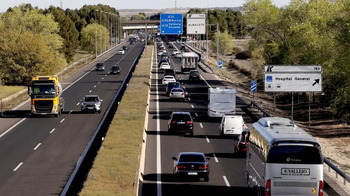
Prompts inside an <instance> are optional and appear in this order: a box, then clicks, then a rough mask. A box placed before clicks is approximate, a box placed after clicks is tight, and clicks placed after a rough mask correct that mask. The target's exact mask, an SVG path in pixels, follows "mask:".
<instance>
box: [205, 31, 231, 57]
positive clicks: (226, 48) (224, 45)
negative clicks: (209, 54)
mask: <svg viewBox="0 0 350 196" xmlns="http://www.w3.org/2000/svg"><path fill="white" fill-rule="evenodd" d="M216 35H217V33H215V36H214V39H213V40H212V41H211V42H210V48H211V49H212V50H213V51H215V52H216V51H217V41H216V40H217V38H216V37H217V36H216ZM233 47H234V43H233V37H231V35H229V34H228V32H227V31H225V32H223V33H221V32H219V53H220V54H223V55H230V54H232V52H233Z"/></svg>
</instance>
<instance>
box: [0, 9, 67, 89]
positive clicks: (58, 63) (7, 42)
mask: <svg viewBox="0 0 350 196" xmlns="http://www.w3.org/2000/svg"><path fill="white" fill-rule="evenodd" d="M0 16H1V17H0V20H2V21H1V23H0V24H2V25H1V27H2V28H0V73H1V74H2V75H1V77H2V80H3V82H4V83H5V84H26V82H27V81H29V79H30V78H31V77H32V76H34V75H39V74H40V75H41V74H45V75H51V74H55V73H57V71H58V70H60V69H61V68H62V67H65V66H66V64H67V63H66V61H65V59H64V56H63V55H62V54H61V53H60V52H59V51H60V49H61V47H62V45H63V39H62V38H61V37H60V36H59V35H58V32H59V27H58V24H57V23H56V22H55V21H54V18H53V16H52V15H50V14H48V15H43V14H40V13H39V11H38V10H37V9H31V10H30V9H28V8H23V7H21V6H20V7H15V8H12V9H11V10H10V11H8V12H6V13H3V14H1V15H0Z"/></svg>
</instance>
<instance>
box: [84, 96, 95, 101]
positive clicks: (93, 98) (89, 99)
mask: <svg viewBox="0 0 350 196" xmlns="http://www.w3.org/2000/svg"><path fill="white" fill-rule="evenodd" d="M85 101H98V97H85Z"/></svg>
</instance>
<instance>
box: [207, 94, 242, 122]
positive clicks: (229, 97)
mask: <svg viewBox="0 0 350 196" xmlns="http://www.w3.org/2000/svg"><path fill="white" fill-rule="evenodd" d="M236 93H237V91H236V89H233V88H227V87H226V88H209V89H208V116H210V117H223V116H225V115H227V114H235V112H236Z"/></svg>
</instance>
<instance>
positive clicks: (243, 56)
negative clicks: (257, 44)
mask: <svg viewBox="0 0 350 196" xmlns="http://www.w3.org/2000/svg"><path fill="white" fill-rule="evenodd" d="M251 56H252V55H251V53H250V52H248V51H242V52H239V53H237V54H236V59H249V58H251Z"/></svg>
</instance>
